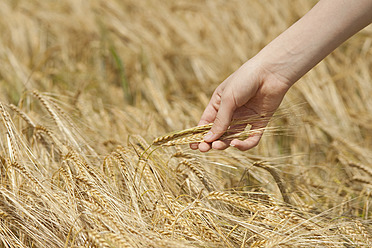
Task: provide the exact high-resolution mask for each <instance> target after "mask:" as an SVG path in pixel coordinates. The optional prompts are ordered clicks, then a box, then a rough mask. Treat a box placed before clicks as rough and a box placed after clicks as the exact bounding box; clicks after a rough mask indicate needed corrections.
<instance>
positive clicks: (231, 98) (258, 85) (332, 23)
mask: <svg viewBox="0 0 372 248" xmlns="http://www.w3.org/2000/svg"><path fill="white" fill-rule="evenodd" d="M371 22H372V1H371V0H321V1H319V2H318V3H317V4H316V5H315V6H314V7H313V8H312V9H311V10H310V11H309V12H308V13H307V14H306V15H305V16H303V17H302V18H301V19H300V20H299V21H297V22H296V23H295V24H293V25H292V26H291V27H290V28H288V29H287V30H286V31H285V32H283V33H282V34H281V35H279V36H278V37H277V38H276V39H274V40H273V41H272V42H271V43H269V44H268V45H267V46H266V47H265V48H263V49H262V50H261V51H260V52H259V53H258V54H257V55H256V56H255V57H253V58H252V59H250V60H249V61H247V62H246V63H245V64H243V65H242V66H241V67H240V68H239V69H238V70H237V71H236V72H234V73H233V74H232V75H230V76H229V77H228V78H227V79H226V80H225V81H223V82H222V83H221V84H220V85H219V86H218V87H217V88H216V90H215V92H214V93H213V95H212V98H211V100H210V102H209V104H208V105H207V107H206V109H205V111H204V113H203V115H202V117H201V120H200V122H199V125H203V124H207V123H211V122H213V123H214V124H213V127H212V129H211V131H210V133H209V134H208V135H207V136H206V137H205V138H204V140H205V142H202V143H200V144H192V145H191V148H192V149H197V148H199V150H200V151H203V152H205V151H208V150H209V149H211V148H214V149H225V148H227V147H228V146H229V145H231V146H235V147H236V148H238V149H240V150H248V149H250V148H252V147H254V146H256V145H257V144H258V142H259V140H260V138H261V135H260V134H257V135H253V136H251V137H249V138H247V139H246V140H244V141H240V140H233V141H221V140H218V138H219V137H220V136H221V135H222V134H223V133H224V132H225V131H226V130H227V128H228V127H229V125H230V122H231V120H232V119H248V118H249V116H252V115H266V116H267V117H270V116H271V115H272V114H273V113H274V112H275V110H276V109H277V108H278V107H279V105H280V103H281V101H282V99H283V97H284V95H285V93H286V92H287V90H288V89H289V88H290V87H291V86H292V85H293V84H294V83H295V82H296V81H297V80H298V79H299V78H301V77H302V76H303V75H304V74H305V73H307V72H308V71H309V70H310V69H311V68H313V67H314V66H315V65H316V64H317V63H319V62H320V61H321V60H322V59H323V58H325V57H326V56H327V55H328V54H329V53H331V52H332V51H333V50H334V49H336V48H337V47H338V46H339V45H340V44H342V43H343V42H344V41H346V40H347V39H348V38H349V37H351V36H352V35H354V34H355V33H357V32H358V31H359V30H361V29H362V28H364V27H366V26H367V25H369V24H370V23H371ZM267 122H268V120H267V119H263V120H262V121H255V122H253V123H249V124H251V125H252V129H257V128H261V127H265V126H266V125H267ZM240 128H241V127H240Z"/></svg>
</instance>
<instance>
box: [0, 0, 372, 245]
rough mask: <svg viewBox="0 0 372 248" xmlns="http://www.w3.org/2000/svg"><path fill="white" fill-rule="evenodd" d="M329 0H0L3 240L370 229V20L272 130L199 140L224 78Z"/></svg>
mask: <svg viewBox="0 0 372 248" xmlns="http://www.w3.org/2000/svg"><path fill="white" fill-rule="evenodd" d="M315 3H316V1H309V0H298V1H290V0H269V1H259V0H231V1H223V0H177V1H170V0H169V1H155V0H141V1H137V0H125V1H120V0H91V1H83V0H65V1H50V0H49V1H42V0H35V1H27V0H3V1H1V2H0V30H1V36H0V86H1V88H0V89H1V91H0V115H1V121H0V145H1V150H0V216H1V220H0V247H1V248H2V247H4V248H5V247H7V248H8V247H35V248H42V247H51V248H52V247H56V248H57V247H58V248H60V247H63V248H68V247H69V248H70V247H71V248H72V247H372V219H371V218H372V206H371V205H372V198H371V195H372V124H371V123H372V97H371V95H372V69H371V68H372V26H371V25H370V26H368V27H367V28H365V29H364V30H362V31H361V32H359V33H358V34H357V35H355V36H354V37H352V38H351V39H349V40H348V41H347V42H346V43H344V44H343V45H342V46H341V47H339V48H338V49H337V50H336V51H334V52H333V53H332V54H331V55H330V56H328V57H327V58H326V59H325V60H324V61H322V62H321V63H320V64H319V65H317V66H316V67H315V68H314V69H313V70H312V71H310V72H309V73H308V74H307V75H305V76H304V77H303V78H302V79H301V80H300V81H299V82H297V83H296V84H295V86H294V87H292V89H291V90H290V91H289V92H288V94H287V95H286V97H285V99H284V101H283V103H282V105H281V107H280V109H279V110H278V112H277V113H276V115H275V116H274V118H273V119H272V121H271V123H270V125H269V127H268V130H267V131H266V132H265V134H264V136H263V138H262V140H261V142H260V144H259V145H258V147H256V148H254V149H252V150H250V151H247V152H241V151H238V150H237V149H234V148H228V149H227V150H225V151H210V152H208V153H200V152H198V151H193V150H191V149H190V148H189V146H188V145H187V143H189V142H192V141H195V140H196V141H198V140H200V139H202V135H203V134H204V133H203V132H205V130H207V129H208V127H202V128H197V129H192V130H191V131H190V130H188V129H189V128H192V127H193V126H195V125H196V124H197V123H198V121H199V118H200V116H201V114H202V112H203V110H204V107H205V106H206V105H207V103H208V101H209V97H210V95H211V93H212V92H213V90H214V89H215V87H216V86H217V85H218V84H219V83H220V82H221V81H223V80H224V79H225V78H226V77H227V76H228V75H229V74H231V73H232V72H234V70H236V69H237V68H238V67H239V66H240V65H241V64H242V63H244V62H245V61H246V60H248V59H249V58H250V57H252V56H254V55H255V54H256V53H257V52H258V51H260V49H261V48H263V47H264V46H265V45H266V44H267V43H269V42H270V41H271V40H272V39H273V38H275V37H276V36H277V35H278V34H280V33H281V32H282V31H284V30H285V29H286V28H287V27H289V26H290V25H291V24H292V23H293V22H295V21H296V20H297V19H298V18H300V17H301V16H302V15H304V14H305V13H306V12H307V11H308V10H309V9H311V7H312V6H313V5H314V4H315ZM179 130H185V131H183V132H179V133H174V132H175V131H179ZM198 135H199V136H198ZM226 135H227V137H230V136H228V134H226Z"/></svg>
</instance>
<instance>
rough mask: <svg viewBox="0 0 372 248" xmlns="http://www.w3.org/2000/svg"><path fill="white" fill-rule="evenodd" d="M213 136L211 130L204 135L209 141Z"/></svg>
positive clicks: (205, 139)
mask: <svg viewBox="0 0 372 248" xmlns="http://www.w3.org/2000/svg"><path fill="white" fill-rule="evenodd" d="M212 136H213V133H212V132H211V131H209V132H208V133H207V134H206V135H205V136H204V141H207V142H208V141H209V140H210V139H211V138H212Z"/></svg>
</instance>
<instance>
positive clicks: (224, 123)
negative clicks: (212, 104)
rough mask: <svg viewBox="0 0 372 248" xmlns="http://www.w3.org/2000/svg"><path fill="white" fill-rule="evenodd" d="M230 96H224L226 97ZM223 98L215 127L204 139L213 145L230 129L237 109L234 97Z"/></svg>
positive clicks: (215, 120)
mask: <svg viewBox="0 0 372 248" xmlns="http://www.w3.org/2000/svg"><path fill="white" fill-rule="evenodd" d="M226 95H228V94H224V96H226ZM224 96H223V97H222V99H221V104H220V108H219V109H218V112H217V115H216V118H215V119H214V121H213V126H212V128H211V130H210V131H209V132H208V134H207V135H206V136H205V137H204V141H205V142H207V143H211V142H213V141H215V140H217V139H218V138H219V137H221V135H222V134H223V133H224V132H226V130H227V129H228V127H229V125H230V122H231V118H232V115H233V113H234V111H235V109H236V106H235V104H234V101H233V99H232V97H230V96H229V95H228V96H229V97H224Z"/></svg>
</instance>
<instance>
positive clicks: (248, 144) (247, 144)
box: [230, 133, 262, 151]
mask: <svg viewBox="0 0 372 248" xmlns="http://www.w3.org/2000/svg"><path fill="white" fill-rule="evenodd" d="M261 137H262V133H261V134H254V135H252V136H250V137H249V138H247V139H246V140H243V141H242V140H238V139H234V140H233V141H231V143H230V145H231V146H233V147H235V148H237V149H239V150H241V151H247V150H249V149H252V148H253V147H255V146H257V145H258V143H259V142H260V139H261Z"/></svg>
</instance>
